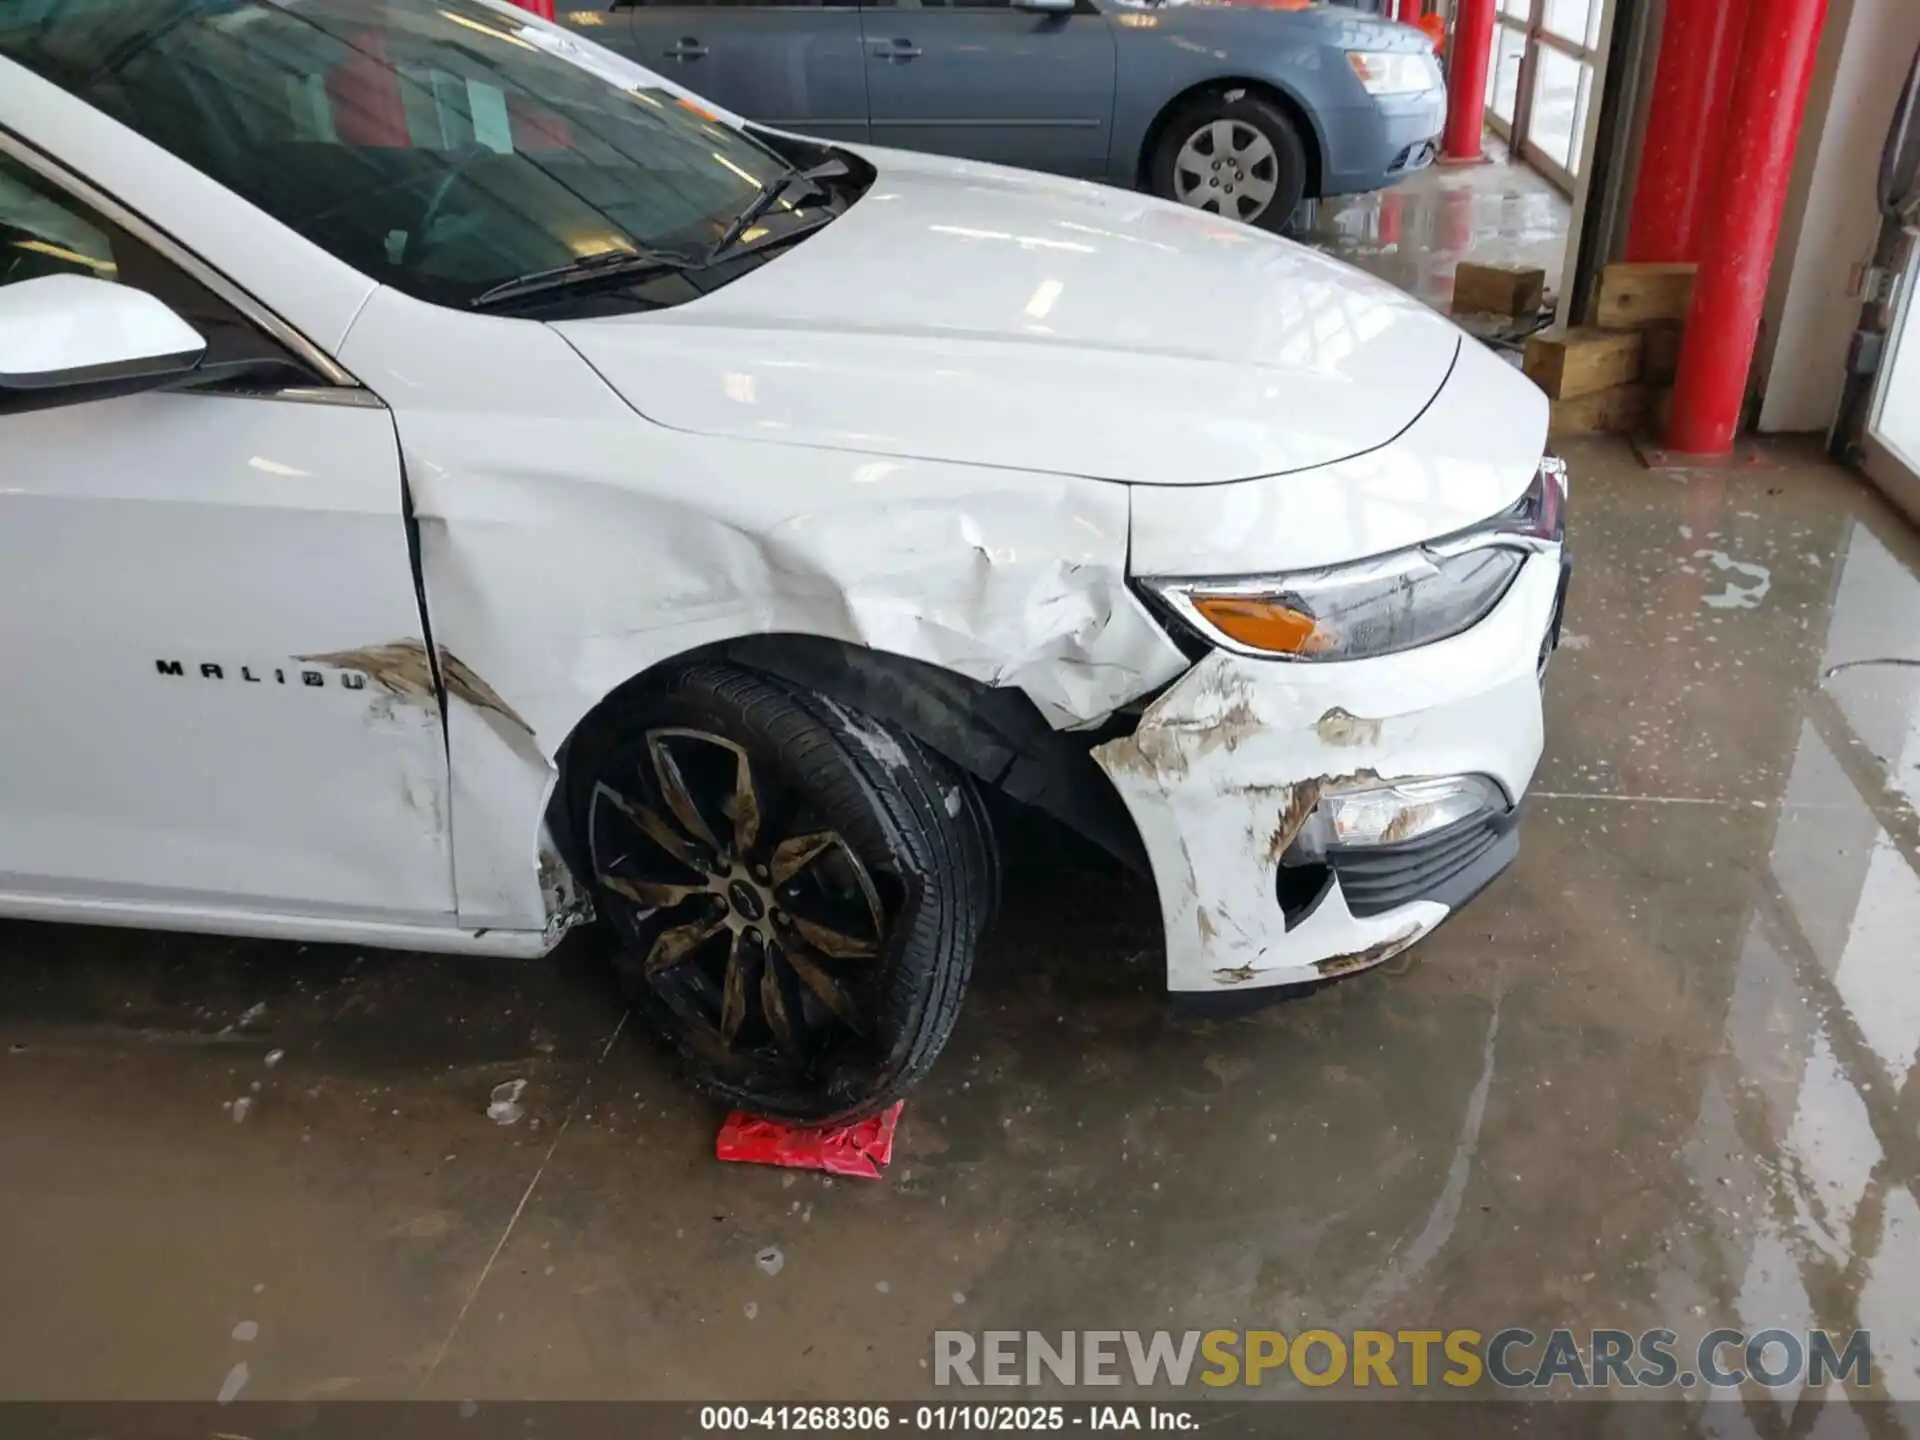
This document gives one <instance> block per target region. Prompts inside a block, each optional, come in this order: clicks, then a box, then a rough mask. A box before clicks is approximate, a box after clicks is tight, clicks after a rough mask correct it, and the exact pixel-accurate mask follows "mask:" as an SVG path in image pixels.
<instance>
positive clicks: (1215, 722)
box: [1093, 671, 1266, 781]
mask: <svg viewBox="0 0 1920 1440" xmlns="http://www.w3.org/2000/svg"><path fill="white" fill-rule="evenodd" d="M1252 692H1253V687H1252V683H1251V682H1250V681H1248V680H1247V679H1246V677H1245V676H1242V675H1238V674H1235V673H1234V672H1232V671H1226V672H1223V673H1221V674H1220V675H1218V676H1215V677H1212V678H1211V679H1210V680H1209V682H1208V683H1205V684H1203V685H1202V686H1201V687H1200V689H1199V690H1197V691H1196V693H1195V694H1194V695H1192V696H1190V697H1185V698H1184V699H1183V702H1182V703H1183V704H1185V705H1188V706H1191V707H1192V708H1194V709H1199V708H1201V704H1202V702H1203V701H1205V700H1214V701H1217V702H1218V705H1219V710H1218V713H1217V714H1215V715H1214V716H1213V717H1212V718H1210V719H1207V720H1182V721H1177V722H1168V721H1166V720H1162V719H1159V718H1157V717H1156V715H1155V713H1154V712H1155V709H1156V708H1157V707H1149V709H1148V710H1147V713H1146V714H1145V715H1144V716H1143V717H1142V718H1141V721H1140V724H1139V726H1138V728H1136V729H1135V730H1134V732H1133V734H1131V735H1127V736H1123V737H1121V738H1120V739H1118V740H1109V741H1108V742H1107V743H1106V744H1105V745H1102V746H1100V747H1098V748H1097V749H1096V750H1095V751H1094V752H1093V753H1094V756H1095V758H1096V759H1098V760H1099V761H1100V762H1101V763H1102V764H1103V765H1105V766H1106V767H1107V768H1108V770H1109V771H1110V772H1112V773H1115V774H1137V775H1142V776H1145V777H1146V778H1148V779H1162V780H1167V781H1173V780H1184V779H1185V778H1186V776H1187V772H1188V771H1189V770H1190V769H1191V768H1192V767H1193V764H1194V762H1195V761H1198V760H1204V759H1205V758H1206V757H1207V756H1209V755H1211V754H1212V753H1213V752H1214V751H1216V750H1225V751H1227V752H1228V753H1232V752H1233V751H1235V750H1237V749H1239V748H1240V745H1241V743H1242V742H1243V741H1246V740H1248V739H1251V738H1252V737H1253V736H1255V735H1258V734H1259V733H1260V732H1261V731H1262V730H1264V729H1265V728H1266V727H1265V726H1264V725H1263V724H1262V723H1261V720H1260V716H1259V714H1258V712H1256V711H1255V709H1254V705H1253V693H1252Z"/></svg>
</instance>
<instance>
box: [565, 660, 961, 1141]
mask: <svg viewBox="0 0 1920 1440" xmlns="http://www.w3.org/2000/svg"><path fill="white" fill-rule="evenodd" d="M582 770H583V773H581V774H579V775H577V776H570V781H569V784H570V790H571V792H572V793H571V799H572V801H573V814H574V815H575V816H576V817H578V820H579V825H580V830H581V833H580V836H579V851H578V853H579V854H580V855H581V856H582V857H583V858H584V859H585V860H586V861H587V862H588V863H589V864H590V866H591V868H592V877H591V878H592V883H593V886H594V893H595V899H596V902H597V906H598V908H599V910H600V912H601V914H602V915H603V916H604V917H605V919H606V922H607V924H608V925H609V926H610V928H611V929H612V931H613V933H614V936H615V939H616V941H617V943H618V946H619V949H618V952H617V954H616V958H615V971H616V973H617V975H618V977H619V979H620V982H621V987H622V990H623V992H624V994H625V996H626V998H627V1000H628V1003H629V1004H630V1006H631V1007H632V1010H633V1014H634V1016H635V1017H636V1019H638V1020H639V1021H640V1022H641V1024H642V1025H643V1026H644V1027H645V1028H646V1029H647V1030H648V1031H649V1032H650V1033H651V1034H652V1035H653V1037H654V1038H655V1039H656V1040H658V1041H659V1042H660V1043H661V1044H662V1045H664V1046H665V1047H666V1049H667V1050H668V1051H669V1052H670V1053H672V1054H673V1055H674V1056H675V1057H676V1058H677V1059H678V1061H679V1063H680V1066H681V1068H682V1069H683V1070H684V1072H685V1073H686V1075H687V1077H688V1078H689V1080H690V1081H691V1082H692V1083H693V1084H694V1085H695V1086H696V1087H697V1088H698V1089H700V1090H702V1091H704V1092H706V1093H707V1094H710V1095H712V1096H715V1097H716V1098H718V1099H720V1100H723V1101H725V1102H726V1103H727V1104H729V1105H733V1106H737V1107H739V1108H741V1109H744V1110H747V1111H750V1112H752V1113H754V1114H756V1115H764V1116H767V1117H769V1118H772V1119H776V1120H784V1121H790V1122H803V1123H822V1122H827V1121H839V1120H845V1119H851V1118H854V1117H856V1116H859V1115H864V1114H869V1113H871V1112H873V1111H875V1110H879V1109H881V1108H883V1107H885V1106H886V1105H888V1104H890V1103H892V1102H893V1101H894V1100H896V1099H898V1098H899V1097H901V1096H902V1095H904V1094H905V1093H906V1092H907V1091H908V1090H909V1089H911V1088H912V1087H913V1085H914V1084H915V1083H916V1082H917V1081H918V1080H919V1079H920V1077H921V1076H922V1075H924V1074H925V1073H926V1071H927V1070H928V1069H929V1068H930V1067H931V1066H932V1064H933V1062H934V1060H935V1058H936V1057H937V1056H938V1055H939V1053H940V1050H941V1048H942V1047H943V1046H944V1045H945V1043H946V1040H947V1036H948V1035H949V1034H950V1033H951V1031H952V1029H953V1025H954V1022H955V1020H956V1019H957V1018H958V1016H959V1011H960V1002H961V997H962V996H963V995H964V993H965V990H966V985H967V981H968V978H969V976H970V975H971V973H972V970H973V961H974V954H975V951H976V950H977V949H978V947H979V944H980V942H981V940H982V939H983V937H984V934H985V931H986V929H987V926H988V924H989V922H990V918H991V912H992V907H993V892H994V889H995V885H996V879H997V876H996V870H995V866H996V865H997V857H996V855H995V852H994V851H993V848H992V836H991V834H990V833H988V832H987V830H986V829H985V826H984V816H985V812H984V809H983V807H982V806H981V805H980V803H979V799H978V796H977V795H975V794H974V792H973V788H972V784H971V782H970V781H969V780H968V779H967V777H965V776H964V775H962V774H960V773H958V772H957V771H954V770H953V769H952V768H951V767H949V766H948V765H947V764H946V762H945V761H943V760H941V759H940V758H939V757H937V756H934V755H933V754H931V753H930V752H928V751H926V750H925V749H924V748H923V747H921V746H920V745H919V744H918V743H917V742H916V741H915V740H913V739H912V737H910V736H908V735H905V734H903V733H901V732H898V731H895V730H893V729H891V728H890V727H888V726H885V725H883V724H881V723H880V722H879V721H876V720H874V719H872V718H870V717H867V716H864V715H861V714H859V713H857V712H855V711H852V710H849V709H847V708H845V707H844V706H841V705H838V704H836V703H835V702H834V701H832V700H829V699H827V698H826V697H824V696H820V695H816V694H811V693H809V692H804V691H800V690H797V689H792V688H788V687H786V686H784V685H782V684H780V683H777V682H775V681H773V680H771V679H769V678H766V677H764V676H761V675H759V674H756V673H754V672H751V671H746V670H741V669H737V668H734V667H731V666H723V665H713V664H701V665H695V666H691V667H689V668H687V669H685V670H682V671H679V672H677V673H676V674H674V675H673V676H672V677H671V678H670V679H668V680H667V681H665V682H664V683H663V684H661V685H660V686H658V687H657V688H655V689H652V690H649V691H647V692H645V693H644V694H642V695H640V696H638V697H636V698H635V699H633V700H632V701H630V702H628V703H627V704H626V705H625V706H624V707H623V708H622V709H621V710H620V711H619V712H618V713H617V715H616V716H615V717H614V719H613V721H612V722H611V724H610V725H609V726H607V727H606V728H605V729H604V730H603V732H602V733H601V735H600V736H599V737H598V743H596V744H594V745H592V746H591V747H590V753H589V754H588V755H587V756H586V757H585V763H584V765H583V766H582Z"/></svg>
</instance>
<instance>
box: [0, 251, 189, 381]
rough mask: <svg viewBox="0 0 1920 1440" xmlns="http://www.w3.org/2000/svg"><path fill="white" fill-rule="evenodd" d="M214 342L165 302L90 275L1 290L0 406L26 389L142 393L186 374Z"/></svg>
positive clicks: (48, 278) (19, 284)
mask: <svg viewBox="0 0 1920 1440" xmlns="http://www.w3.org/2000/svg"><path fill="white" fill-rule="evenodd" d="M206 348H207V342H206V341H205V340H203V339H202V338H201V337H200V334H199V332H198V331H196V330H195V329H194V328H193V327H192V326H191V325H189V324H187V322H186V321H184V320H182V319H181V318H180V317H179V316H178V315H176V314H174V313H173V311H172V310H170V309H168V308H167V306H166V304H165V303H164V302H163V301H160V300H157V299H155V298H154V297H153V296H151V295H149V294H147V292H146V291H144V290H135V289H134V288H133V287H132V286H130V285H116V284H114V283H113V282H112V281H110V280H96V279H93V278H92V277H91V276H87V275H43V276H41V277H40V278H39V279H37V280H21V281H18V282H16V283H14V284H12V285H0V407H4V406H5V404H6V400H7V397H8V395H9V394H12V395H14V397H15V398H17V399H25V398H26V396H24V395H22V394H20V393H19V392H23V391H42V392H44V391H48V390H62V389H67V388H69V387H87V388H93V387H105V388H110V389H112V390H113V391H116V392H118V391H124V390H136V389H141V388H143V387H144V386H145V385H147V384H156V385H157V384H159V383H161V382H163V381H165V380H169V379H171V378H172V377H174V376H176V375H184V374H186V373H187V371H189V370H191V369H193V367H194V366H195V365H197V364H198V363H199V362H200V356H201V355H202V354H203V353H204V352H205V351H206Z"/></svg>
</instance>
